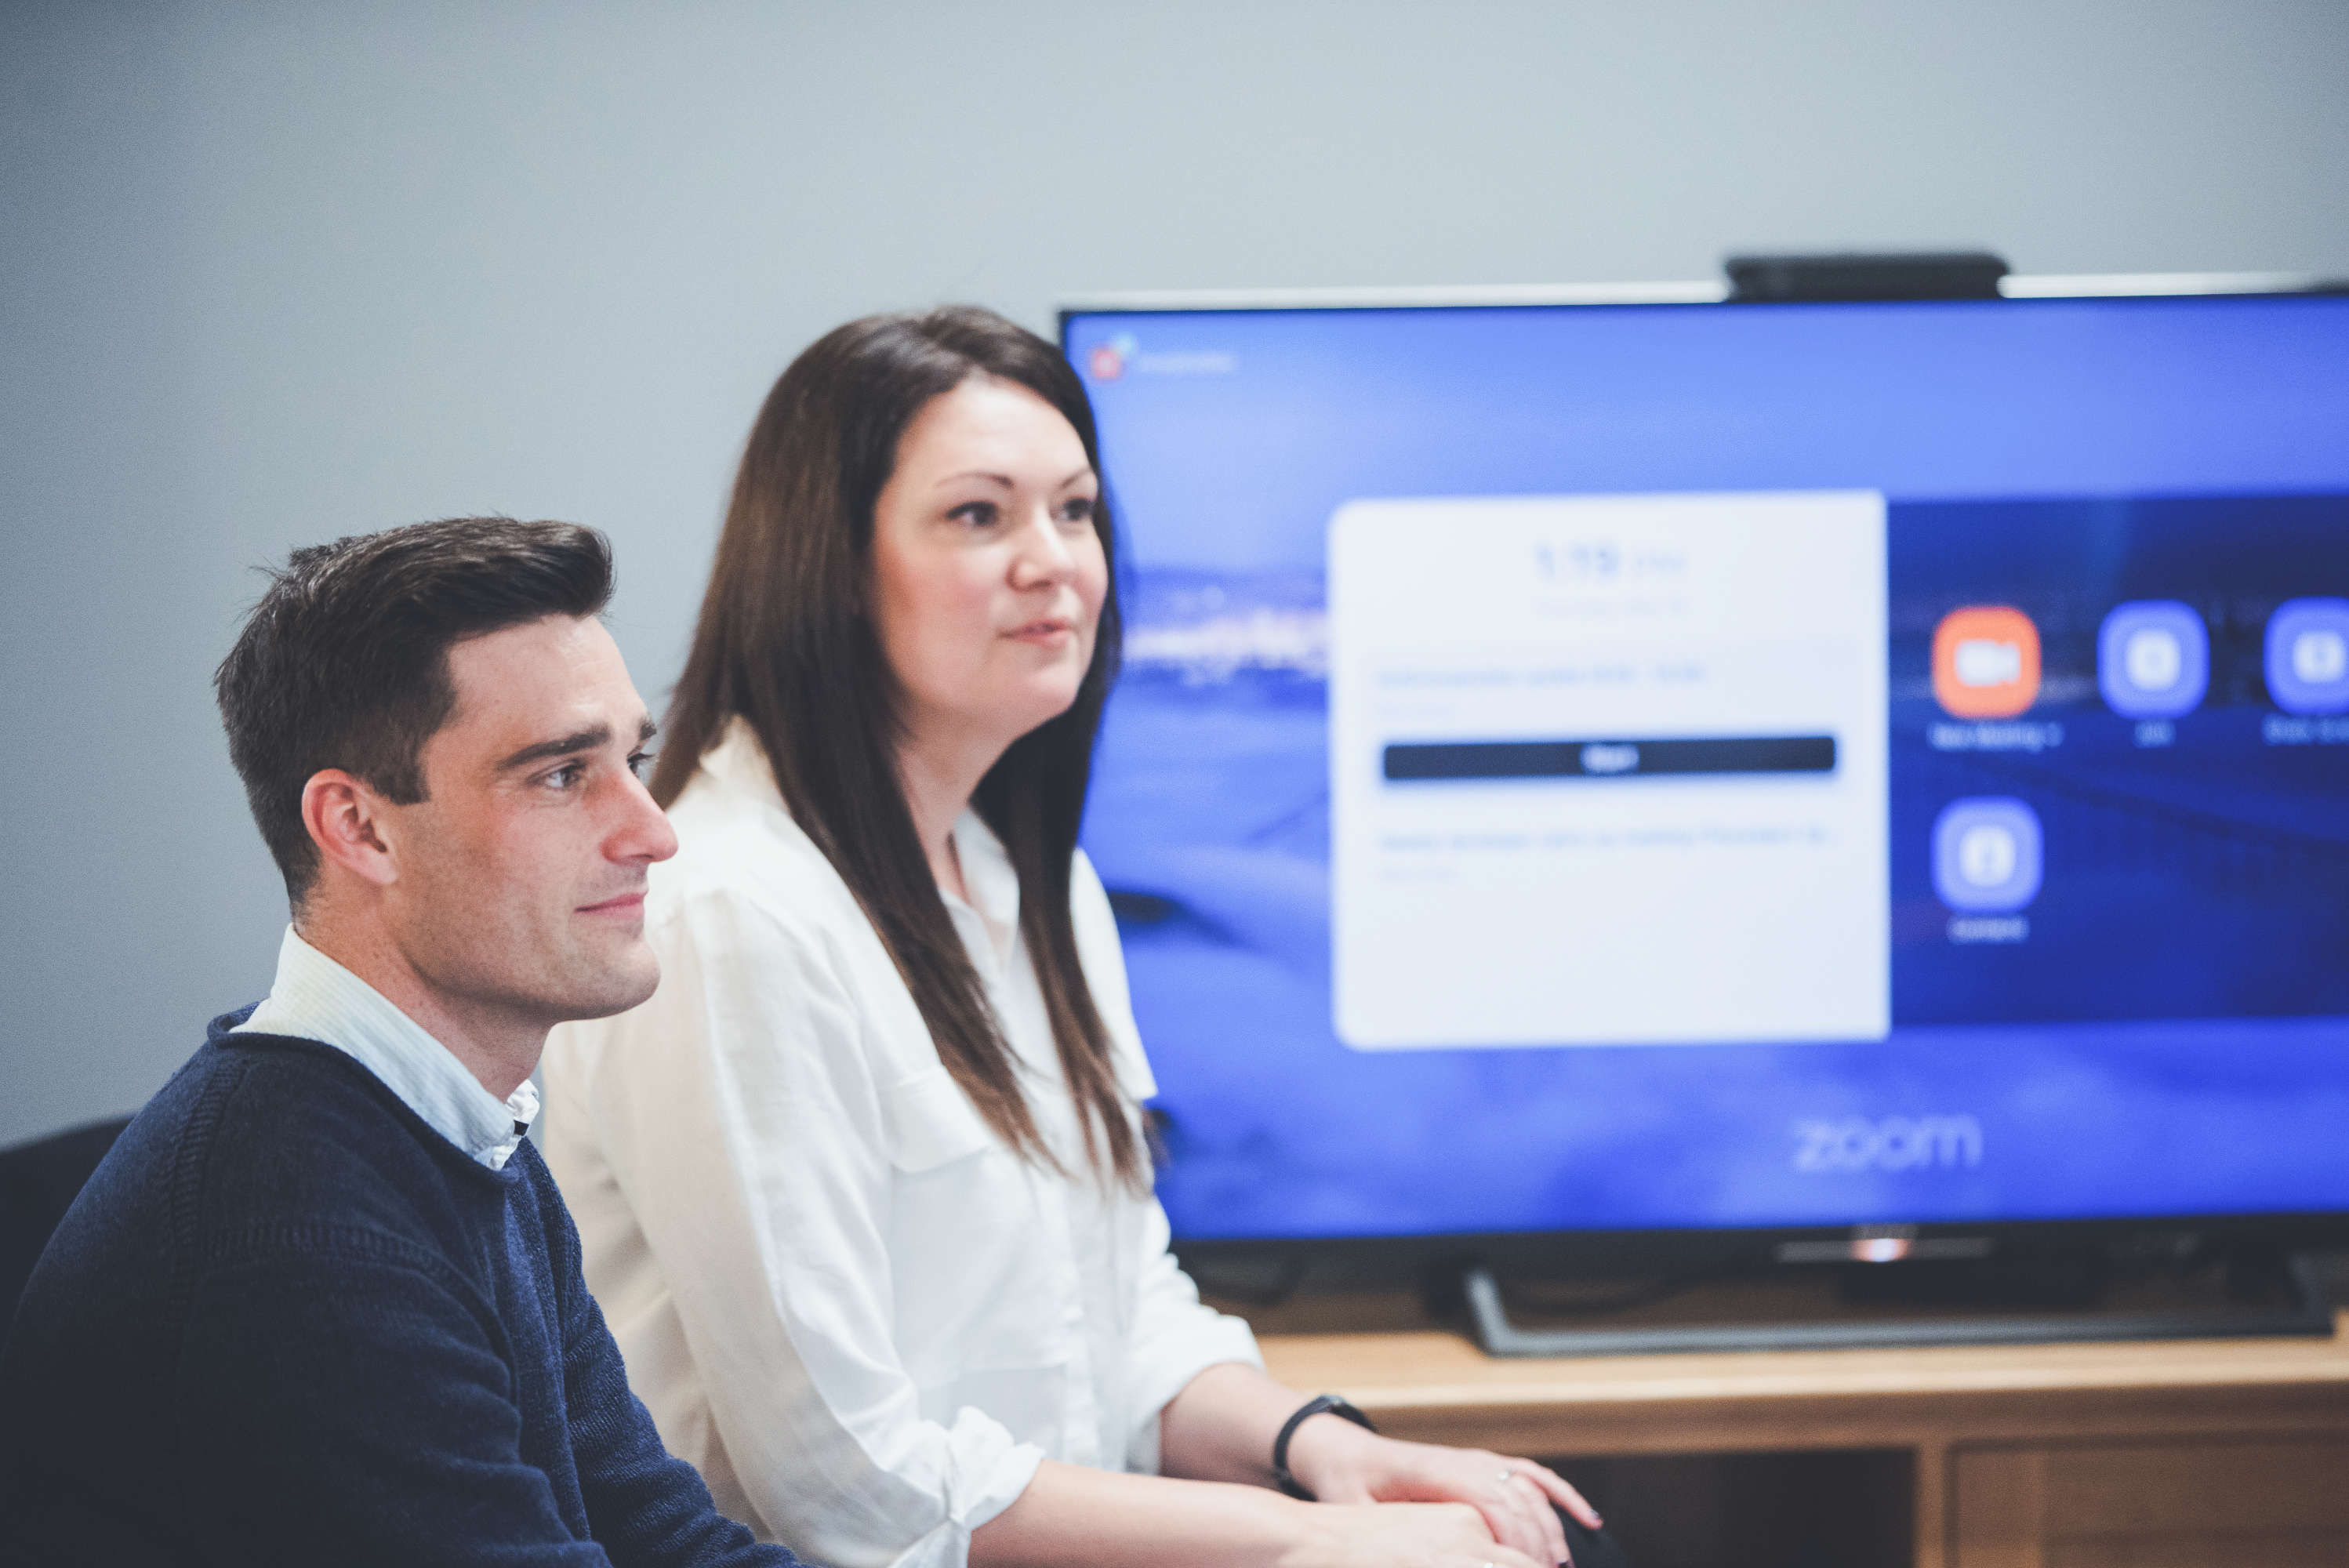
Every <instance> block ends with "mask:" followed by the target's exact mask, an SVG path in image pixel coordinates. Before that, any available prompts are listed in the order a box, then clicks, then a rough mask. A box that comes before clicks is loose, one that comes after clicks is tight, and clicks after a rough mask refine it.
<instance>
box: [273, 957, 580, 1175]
mask: <svg viewBox="0 0 2349 1568" xmlns="http://www.w3.org/2000/svg"><path fill="white" fill-rule="evenodd" d="M230 1032H231V1033H233V1034H259V1035H290V1036H292V1037H295V1039H301V1040H317V1041H320V1042H322V1043H324V1044H326V1045H329V1046H332V1047H335V1048H336V1050H339V1051H341V1052H343V1053H344V1054H345V1055H347V1056H349V1057H354V1058H355V1059H357V1062H358V1064H359V1066H361V1067H363V1068H367V1071H369V1072H371V1073H373V1074H375V1076H376V1077H378V1078H381V1079H382V1080H383V1082H384V1086H385V1087H386V1088H389V1089H390V1090H391V1092H392V1093H394V1094H396V1095H398V1097H399V1098H400V1100H401V1102H402V1103H403V1104H405V1105H406V1106H407V1107H408V1109H410V1110H412V1111H414V1112H415V1113H416V1114H417V1115H418V1116H419V1117H421V1118H422V1119H423V1120H424V1124H425V1125H426V1126H427V1127H429V1128H430V1129H431V1130H433V1131H435V1132H437V1133H439V1134H440V1136H441V1137H443V1138H445V1139H447V1140H449V1141H450V1142H451V1143H453V1144H455V1145H456V1146H457V1147H458V1148H460V1149H461V1150H464V1151H465V1152H466V1154H468V1155H469V1156H471V1158H473V1159H475V1160H478V1161H481V1163H482V1164H484V1165H486V1166H488V1167H489V1168H490V1169H491V1170H492V1171H502V1170H504V1169H505V1164H506V1161H509V1160H511V1159H512V1158H513V1151H514V1150H516V1149H517V1148H519V1147H520V1146H521V1144H522V1140H523V1129H525V1128H527V1127H528V1126H529V1125H530V1124H531V1122H532V1121H533V1119H535V1118H536V1117H537V1115H538V1089H537V1088H536V1087H535V1086H534V1085H533V1084H531V1083H530V1082H529V1081H528V1080H527V1079H525V1080H524V1081H523V1085H522V1087H521V1088H517V1089H515V1090H514V1091H513V1095H512V1098H511V1099H498V1097H497V1096H495V1095H493V1094H492V1093H491V1092H490V1091H489V1090H488V1089H485V1088H482V1087H481V1079H479V1078H475V1077H474V1076H473V1073H472V1069H471V1068H468V1067H467V1066H465V1064H464V1063H462V1062H460V1061H459V1060H458V1059H457V1058H456V1057H454V1056H453V1055H451V1054H450V1050H449V1047H446V1046H444V1045H442V1044H441V1043H440V1041H439V1040H436V1039H434V1038H433V1037H431V1036H430V1035H429V1034H428V1033H426V1032H425V1028H424V1026H423V1025H421V1024H419V1023H418V1022H417V1021H416V1020H415V1019H413V1018H411V1017H409V1016H408V1015H407V1014H405V1013H403V1012H401V1011H400V1010H399V1009H398V1007H396V1006H392V1004H391V1000H390V998H388V997H387V996H386V995H384V994H383V993H382V992H380V991H378V990H377V989H376V988H375V987H374V986H372V985H368V984H367V982H366V981H364V980H362V979H360V978H359V977H358V976H357V975H354V974H352V973H351V972H350V971H349V970H347V969H346V968H344V967H343V966H342V965H339V964H337V963H336V962H335V961H334V960H333V959H331V958H329V957H327V956H326V954H323V953H321V952H319V951H318V950H317V949H316V948H315V947H313V946H311V945H310V944H308V943H306V942H305V941H303V940H302V939H301V937H299V936H298V935H296V934H295V931H294V928H293V927H292V926H290V925H289V926H287V927H286V928H285V941H283V942H281V943H279V944H277V977H276V979H275V980H274V982H272V983H271V985H270V987H269V995H268V996H267V997H265V998H264V1000H263V1001H262V1003H261V1005H260V1006H257V1007H255V1008H254V1010H253V1016H251V1017H249V1018H247V1019H245V1021H244V1022H243V1023H242V1024H239V1025H238V1026H236V1027H235V1028H234V1029H233V1030H232V1031H230Z"/></svg>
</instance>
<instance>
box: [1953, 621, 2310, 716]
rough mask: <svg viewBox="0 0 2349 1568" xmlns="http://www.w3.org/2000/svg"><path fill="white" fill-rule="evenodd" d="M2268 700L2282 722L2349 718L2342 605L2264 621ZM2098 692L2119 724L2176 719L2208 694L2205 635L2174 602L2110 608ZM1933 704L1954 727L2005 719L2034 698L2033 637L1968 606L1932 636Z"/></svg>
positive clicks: (2035, 631) (2022, 626) (2100, 637)
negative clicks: (1954, 720)
mask: <svg viewBox="0 0 2349 1568" xmlns="http://www.w3.org/2000/svg"><path fill="white" fill-rule="evenodd" d="M2263 652H2264V655H2265V660H2264V668H2265V673H2266V676H2267V684H2268V696H2270V697H2271V699H2273V701H2274V703H2275V705H2276V706H2277V707H2280V708H2282V709H2283V710H2284V711H2285V712H2286V713H2292V714H2308V715H2317V714H2336V713H2349V599H2292V600H2287V601H2286V602H2285V603H2282V604H2280V605H2278V606H2277V607H2276V611H2275V614H2272V615H2270V616H2269V617H2268V624H2267V635H2266V643H2265V647H2264V650H2263ZM2096 689H2097V691H2098V692H2100V693H2101V694H2102V695H2103V696H2104V699H2105V704H2106V707H2110V708H2111V709H2112V710H2113V711H2114V712H2115V713H2116V714H2119V715H2120V716H2121V717H2124V718H2138V719H2146V718H2177V717H2180V716H2182V715H2185V714H2189V713H2191V712H2193V711H2194V709H2195V708H2197V707H2200V706H2201V703H2202V698H2203V696H2205V694H2207V693H2208V692H2209V689H2210V634H2209V629H2208V628H2207V627H2206V626H2204V625H2203V624H2202V617H2201V616H2200V615H2199V614H2196V613H2195V611H2194V608H2193V606H2191V605H2189V604H2182V603H2178V601H2177V600H2175V599H2137V600H2132V601H2131V602H2130V603H2126V604H2116V605H2115V606H2114V607H2113V608H2112V610H2111V611H2110V612H2109V613H2108V614H2106V616H2105V619H2104V624H2102V625H2101V626H2099V627H2098V628H2097V630H2096ZM1933 696H1935V698H1936V699H1938V700H1939V701H1940V705H1941V707H1943V708H1945V709H1946V710H1948V711H1949V713H1951V715H1952V716H1954V717H1958V718H2012V717H2014V716H2015V715H2017V714H2019V713H2022V712H2023V711H2024V710H2025V709H2027V708H2028V707H2030V706H2031V705H2032V704H2033V702H2035V701H2037V700H2038V698H2039V628H2038V627H2037V626H2036V625H2034V624H2033V623H2032V620H2031V617H2030V616H2028V615H2026V614H2023V612H2022V611H2020V610H2017V609H2014V608H2013V607H2012V606H2011V605H2005V604H1971V605H1968V606H1966V607H1965V608H1963V609H1960V610H1952V611H1951V612H1950V613H1949V614H1947V615H1944V616H1943V617H1941V623H1940V625H1939V626H1937V627H1935V628H1934V631H1933Z"/></svg>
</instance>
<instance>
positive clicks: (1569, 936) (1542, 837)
mask: <svg viewBox="0 0 2349 1568" xmlns="http://www.w3.org/2000/svg"><path fill="white" fill-rule="evenodd" d="M1884 570H1885V568H1884V499H1883V497H1881V496H1879V495H1876V494H1873V493H1868V492H1864V491H1821V492H1774V493H1767V494H1758V495H1648V496H1569V497H1558V498H1535V499H1522V500H1520V499H1508V500H1493V499H1486V498H1468V499H1459V500H1357V501H1351V502H1349V503H1348V504H1347V505H1345V506H1343V507H1341V508H1340V509H1339V511H1338V512H1337V514H1336V515H1335V516H1334V517H1333V518H1331V520H1330V661H1331V662H1330V801H1331V837H1332V845H1331V849H1332V858H1333V862H1334V863H1333V872H1334V879H1333V885H1334V895H1333V896H1334V906H1333V908H1332V911H1331V932H1332V938H1333V940H1332V962H1333V965H1334V969H1335V974H1334V975H1333V977H1332V978H1333V984H1332V986H1331V992H1332V995H1333V997H1334V1012H1335V1020H1334V1021H1335V1024H1336V1027H1337V1033H1338V1037H1339V1038H1340V1039H1341V1040H1343V1041H1344V1042H1345V1043H1346V1044H1347V1045H1349V1046H1351V1047H1355V1048H1356V1049H1359V1050H1411V1049H1429V1048H1444V1047H1453V1048H1458V1047H1500V1046H1565V1045H1669V1044H1687V1043H1699V1042H1712V1041H1718V1042H1756V1041H1798V1040H1874V1039H1880V1038H1882V1037H1884V1036H1885V1034H1886V1033H1887V1031H1888V1029H1889V1025H1890V1012H1891V1000H1890V992H1891V982H1890V952H1889V942H1890V937H1889V908H1888V902H1889V888H1888V871H1887V866H1886V855H1887V844H1886V827H1885V817H1886V777H1885V766H1886V765H1885V726H1886V709H1885V670H1884V665H1885V608H1884V597H1885V590H1884Z"/></svg>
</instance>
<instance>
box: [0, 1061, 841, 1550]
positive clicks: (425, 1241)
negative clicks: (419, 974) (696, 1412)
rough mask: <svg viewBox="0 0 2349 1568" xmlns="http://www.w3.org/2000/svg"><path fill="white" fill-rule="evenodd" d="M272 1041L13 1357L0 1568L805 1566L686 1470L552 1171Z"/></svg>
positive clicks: (352, 1072) (121, 1166)
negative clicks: (638, 1385)
mask: <svg viewBox="0 0 2349 1568" xmlns="http://www.w3.org/2000/svg"><path fill="white" fill-rule="evenodd" d="M243 1016H244V1015H243V1014H231V1015H230V1016H227V1017H224V1018H219V1019H215V1020H214V1021H213V1023H212V1030H211V1037H210V1038H209V1039H208V1040H207V1041H206V1042H205V1044H204V1047H203V1048H202V1049H201V1050H199V1051H198V1052H197V1053H196V1054H195V1056H194V1057H192V1058H191V1060H190V1061H189V1062H188V1064H187V1065H186V1066H185V1067H183V1068H181V1069H180V1071H179V1073H178V1074H177V1075H176V1076H175V1077H173V1078H172V1079H171V1082H170V1083H169V1084H167V1085H166V1086H164V1088H163V1090H162V1092H161V1093H160V1094H158V1095H157V1096H156V1097H155V1098H154V1099H153V1100H152V1101H150V1103H149V1104H148V1106H147V1108H146V1109H144V1110H142V1111H140V1113H139V1116H138V1117H137V1119H134V1120H133V1121H132V1122H131V1124H130V1127H129V1130H128V1131H126V1132H125V1133H124V1134H123V1135H122V1138H121V1140H119V1142H118V1143H116V1145H115V1146H114V1150H113V1152H111V1153H110V1154H109V1155H108V1156H107V1158H106V1161H105V1162H104V1163H103V1164H101V1165H100V1166H99V1167H98V1173H97V1175H96V1176H95V1177H94V1178H92V1180H91V1181H90V1183H89V1185H88V1188H87V1189H86V1190H85V1191H83V1192H82V1194H81V1197H80V1198H79V1200H78V1201H77V1202H75V1204H74V1206H73V1208H72V1209H71V1211H70V1212H67V1215H66V1218H65V1221H64V1222H63V1224H62V1225H61V1226H60V1227H59V1228H58V1231H57V1235H56V1237H55V1238H54V1239H53V1240H52V1241H51V1242H50V1243H49V1246H48V1250H47V1252H46V1253H43V1254H42V1257H41V1262H40V1264H39V1266H38V1267H37V1268H36V1269H35V1270H34V1273H33V1278H32V1281H31V1283H30V1284H29V1285H28V1286H27V1287H26V1294H25V1296H24V1300H23V1303H22V1305H21V1306H20V1307H19V1310H18V1312H17V1315H16V1325H15V1327H14V1328H13V1330H12V1331H11V1333H10V1335H9V1338H8V1343H7V1346H6V1348H5V1352H0V1562H9V1563H18V1562H26V1563H44V1564H48V1563H108V1564H115V1563H122V1564H132V1563H173V1564H180V1563H189V1564H193V1563H208V1564H209V1563H216V1564H222V1565H227V1564H235V1565H238V1568H244V1565H247V1564H268V1563H304V1564H311V1563H386V1564H391V1563H398V1564H402V1565H403V1568H407V1565H417V1564H425V1563H430V1564H435V1565H440V1564H448V1565H451V1568H454V1565H460V1564H475V1563H479V1564H489V1563H496V1564H499V1565H501V1568H522V1565H525V1564H527V1565H532V1568H536V1565H539V1564H548V1565H552V1564H556V1563H561V1564H565V1565H566V1568H568V1565H580V1568H584V1565H585V1564H589V1563H618V1564H654V1563H659V1564H679V1565H683V1564H695V1565H697V1568H699V1565H711V1568H715V1565H719V1564H724V1565H726V1568H751V1565H753V1564H757V1565H760V1568H781V1565H786V1564H790V1563H795V1562H797V1559H796V1558H794V1557H793V1556H792V1554H791V1553H788V1552H786V1551H784V1550H783V1549H782V1548H781V1547H778V1546H761V1545H760V1544H758V1543H757V1542H754V1541H753V1540H752V1539H751V1536H750V1532H748V1531H747V1530H745V1529H743V1528H742V1527H741V1526H740V1525H739V1524H736V1523H734V1522H731V1521H730V1520H727V1519H725V1518H723V1517H721V1516H720V1515H719V1514H718V1512H717V1511H715V1510H714V1509H713V1508H712V1507H711V1505H710V1501H709V1490H708V1489H707V1488H705V1487H704V1486H703V1485H702V1484H701V1479H700V1477H698V1475H696V1474H695V1473H694V1471H693V1470H692V1468H691V1467H690V1466H688V1465H687V1464H685V1463H684V1462H683V1461H682V1460H676V1459H673V1458H671V1457H670V1456H669V1455H668V1453H667V1451H666V1450H665V1449H663V1448H662V1446H661V1441H660V1438H659V1435H658V1434H657V1432H656V1431H655V1430H654V1429H653V1424H652V1420H651V1418H649V1417H648V1416H647V1414H646V1412H645V1408H644V1406H643V1405H641V1404H639V1403H638V1402H637V1400H636V1397H635V1396H634V1395H632V1394H630V1393H629V1392H628V1386H627V1381H626V1374H625V1372H624V1370H623V1368H622V1366H621V1361H620V1353H619V1349H618V1347H617V1346H615V1345H614V1344H613V1343H612V1336H611V1335H610V1334H609V1333H608V1332H607V1331H606V1330H605V1326H604V1317H603V1314H602V1313H600V1312H599V1311H597V1309H596V1306H595V1299H594V1298H593V1297H592V1296H590V1295H588V1294H587V1287H586V1284H585V1281H584V1280H583V1279H582V1278H581V1277H580V1270H579V1238H578V1233H577V1232H576V1231H574V1229H573V1228H572V1223H571V1217H570V1214H569V1213H568V1212H567V1211H565V1209H564V1206H563V1198H562V1195H561V1194H560V1193H559V1192H558V1191H556V1190H555V1186H554V1179H553V1178H552V1177H551V1176H549V1175H548V1174H547V1171H546V1167H545V1166H544V1165H543V1164H542V1163H541V1162H540V1161H539V1158H538V1153H537V1151H536V1150H533V1149H532V1148H531V1147H530V1146H529V1145H528V1144H527V1143H525V1144H523V1146H522V1147H521V1149H520V1150H517V1151H516V1152H515V1154H514V1157H513V1159H512V1161H509V1162H508V1163H507V1165H506V1168H505V1169H504V1170H503V1171H491V1170H489V1169H487V1168H486V1167H484V1166H482V1165H481V1164H480V1163H478V1162H477V1161H472V1160H470V1159H468V1158H467V1157H466V1156H465V1155H464V1153H463V1152H462V1151H460V1150H458V1149H457V1148H456V1147H455V1146H454V1145H452V1144H450V1142H449V1141H448V1140H446V1139H443V1138H442V1137H441V1136H440V1134H438V1133H436V1132H434V1131H433V1130H431V1129H430V1128H429V1127H428V1126H426V1125H425V1124H424V1122H423V1121H421V1120H420V1119H418V1118H417V1116H416V1115H415V1113H414V1112H412V1111H411V1110H409V1109H408V1107H407V1106H406V1105H404V1104H402V1103H401V1102H400V1100H399V1099H398V1096H396V1095H394V1094H393V1093H392V1092H391V1090H390V1089H388V1088H386V1087H385V1086H384V1085H383V1084H382V1083H381V1082H380V1081H378V1079H377V1078H375V1076H374V1075H373V1074H371V1073H369V1072H368V1071H367V1069H366V1068H362V1067H360V1066H359V1065H358V1063H357V1062H356V1061H354V1060H352V1059H351V1058H350V1057H347V1056H346V1055H344V1054H343V1053H342V1052H341V1051H338V1050H336V1049H334V1048H333V1047H329V1046H324V1045H320V1044H318V1043H317V1042H316V1041H313V1040H297V1039H287V1038H283V1037H276V1036H268V1035H232V1034H230V1033H228V1030H229V1028H230V1027H232V1026H234V1025H235V1024H236V1023H237V1022H239V1021H240V1020H241V1019H242V1018H243Z"/></svg>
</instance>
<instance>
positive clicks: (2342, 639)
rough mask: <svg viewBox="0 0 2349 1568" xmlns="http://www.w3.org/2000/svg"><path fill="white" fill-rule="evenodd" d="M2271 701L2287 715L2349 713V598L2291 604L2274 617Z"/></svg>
mask: <svg viewBox="0 0 2349 1568" xmlns="http://www.w3.org/2000/svg"><path fill="white" fill-rule="evenodd" d="M2267 655H2268V659H2267V676H2268V696H2270V697H2271V698H2273V699H2274V701H2275V705H2276V706H2277V707H2280V708H2282V709H2283V710H2284V712H2286V713H2300V714H2330V713H2349V599H2287V600H2285V601H2284V602H2283V603H2281V604H2279V605H2277V606H2276V612H2275V614H2272V615H2270V616H2269V617H2268V639H2267Z"/></svg>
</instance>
